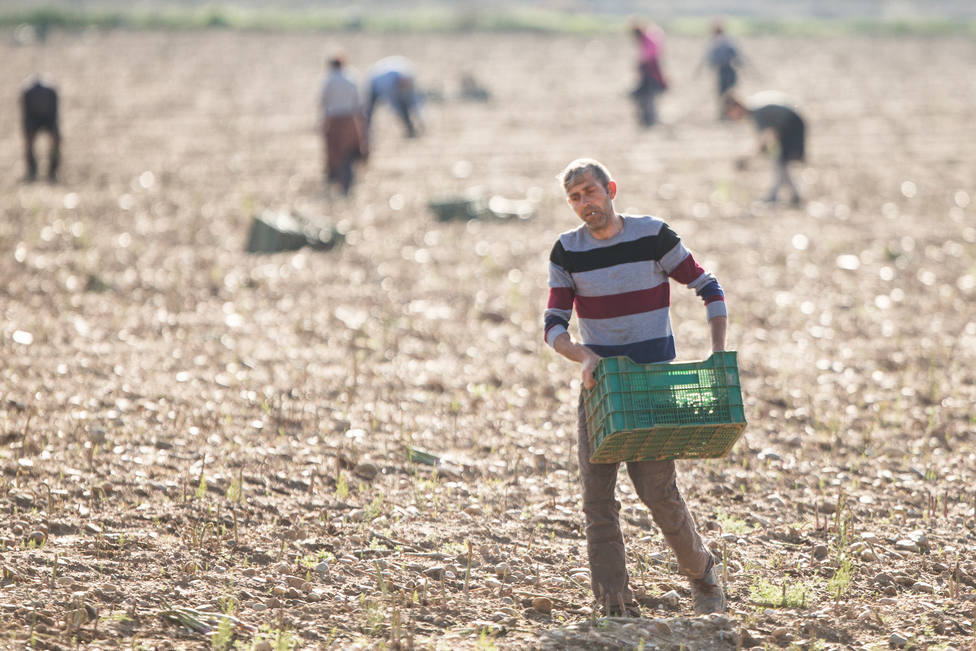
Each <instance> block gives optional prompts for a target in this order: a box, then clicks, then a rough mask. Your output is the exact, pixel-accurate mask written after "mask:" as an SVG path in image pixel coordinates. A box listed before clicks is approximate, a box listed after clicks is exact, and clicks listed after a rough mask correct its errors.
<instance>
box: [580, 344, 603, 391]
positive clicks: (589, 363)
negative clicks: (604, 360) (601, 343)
mask: <svg viewBox="0 0 976 651" xmlns="http://www.w3.org/2000/svg"><path fill="white" fill-rule="evenodd" d="M583 348H586V347H585V346H584V347H583ZM586 351H587V353H589V354H588V355H587V356H586V357H585V358H584V359H583V367H582V368H581V369H580V377H581V378H582V379H583V386H584V387H585V388H587V389H592V388H593V387H595V386H596V379H594V377H593V373H594V371H596V365H597V364H599V363H600V356H599V355H597V354H596V353H594V352H593V351H592V350H590V349H589V348H586Z"/></svg>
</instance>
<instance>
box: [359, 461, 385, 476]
mask: <svg viewBox="0 0 976 651" xmlns="http://www.w3.org/2000/svg"><path fill="white" fill-rule="evenodd" d="M353 472H354V473H356V474H357V475H359V476H360V477H362V478H363V479H366V480H372V479H373V478H374V477H376V475H378V474H379V472H380V469H379V466H377V465H376V464H375V463H373V462H371V461H360V462H359V463H357V464H356V468H355V469H354V470H353Z"/></svg>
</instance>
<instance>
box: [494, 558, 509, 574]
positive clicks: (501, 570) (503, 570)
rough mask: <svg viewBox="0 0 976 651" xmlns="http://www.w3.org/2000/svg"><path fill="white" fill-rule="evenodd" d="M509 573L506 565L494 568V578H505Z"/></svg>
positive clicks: (500, 564)
mask: <svg viewBox="0 0 976 651" xmlns="http://www.w3.org/2000/svg"><path fill="white" fill-rule="evenodd" d="M509 572H510V568H509V567H508V563H504V562H502V563H499V564H497V565H496V566H495V576H497V577H499V578H502V577H504V576H506V575H507V574H508V573H509Z"/></svg>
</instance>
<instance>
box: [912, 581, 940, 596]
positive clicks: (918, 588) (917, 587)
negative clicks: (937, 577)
mask: <svg viewBox="0 0 976 651" xmlns="http://www.w3.org/2000/svg"><path fill="white" fill-rule="evenodd" d="M912 590H914V591H915V592H924V593H926V594H935V587H934V586H933V585H932V584H930V583H925V582H923V581H916V582H915V583H914V584H913V585H912Z"/></svg>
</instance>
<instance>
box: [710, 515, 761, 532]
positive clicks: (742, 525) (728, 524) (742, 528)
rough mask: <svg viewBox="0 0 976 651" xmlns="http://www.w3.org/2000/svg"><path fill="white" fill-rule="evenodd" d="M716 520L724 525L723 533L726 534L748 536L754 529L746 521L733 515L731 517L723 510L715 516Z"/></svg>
mask: <svg viewBox="0 0 976 651" xmlns="http://www.w3.org/2000/svg"><path fill="white" fill-rule="evenodd" d="M715 519H716V520H718V523H719V524H720V525H722V531H723V532H725V533H733V534H747V533H751V532H752V530H753V527H751V526H750V525H749V524H748V523H747V522H746V521H745V520H742V519H740V518H737V517H735V516H733V515H729V514H728V513H726V512H725V511H722V510H720V511H719V512H718V513H717V514H716V515H715Z"/></svg>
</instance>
